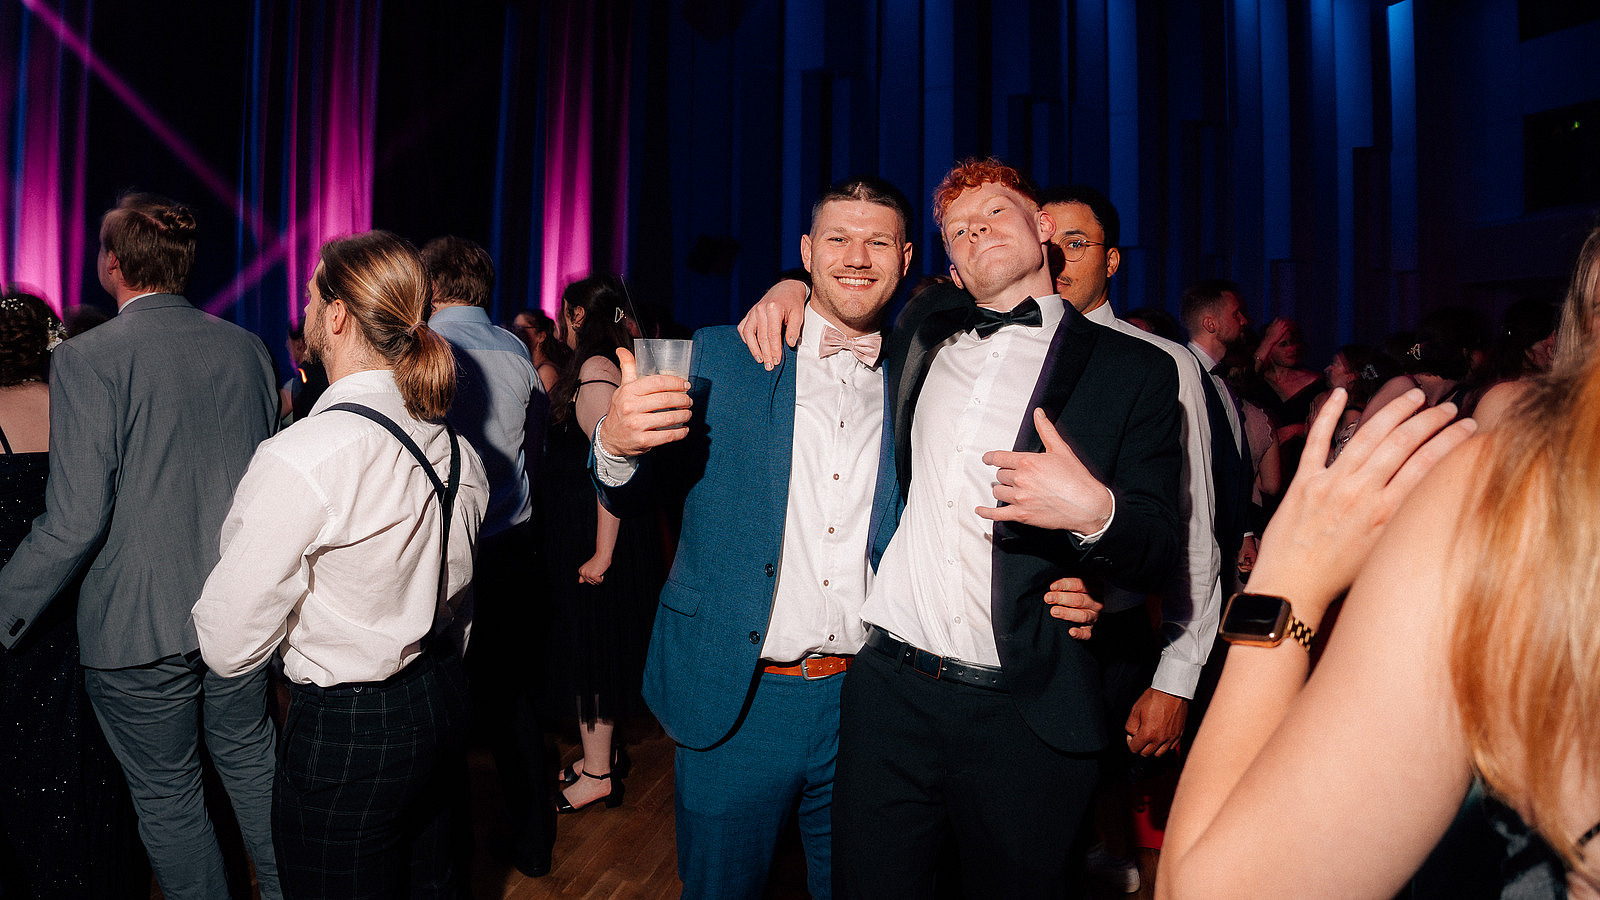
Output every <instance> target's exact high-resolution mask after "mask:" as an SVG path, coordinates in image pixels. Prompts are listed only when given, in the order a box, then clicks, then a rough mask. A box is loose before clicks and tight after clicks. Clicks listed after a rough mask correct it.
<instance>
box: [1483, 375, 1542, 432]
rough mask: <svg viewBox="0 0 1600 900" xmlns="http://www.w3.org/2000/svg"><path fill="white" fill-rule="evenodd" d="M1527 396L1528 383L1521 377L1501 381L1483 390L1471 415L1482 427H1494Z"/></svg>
mask: <svg viewBox="0 0 1600 900" xmlns="http://www.w3.org/2000/svg"><path fill="white" fill-rule="evenodd" d="M1526 396H1528V383H1527V382H1525V381H1522V380H1521V379H1518V380H1515V381H1502V382H1500V383H1499V384H1496V385H1494V386H1493V387H1490V388H1489V389H1488V390H1487V391H1484V392H1483V397H1482V398H1480V399H1479V400H1478V406H1477V408H1476V409H1474V410H1473V411H1472V417H1473V418H1474V419H1477V420H1478V424H1479V425H1480V426H1482V427H1483V428H1486V429H1487V428H1494V427H1496V426H1498V425H1500V424H1501V423H1502V422H1504V421H1505V418H1506V414H1507V413H1509V412H1511V410H1512V408H1513V407H1515V406H1516V405H1517V404H1518V403H1520V402H1521V401H1522V398H1524V397H1526Z"/></svg>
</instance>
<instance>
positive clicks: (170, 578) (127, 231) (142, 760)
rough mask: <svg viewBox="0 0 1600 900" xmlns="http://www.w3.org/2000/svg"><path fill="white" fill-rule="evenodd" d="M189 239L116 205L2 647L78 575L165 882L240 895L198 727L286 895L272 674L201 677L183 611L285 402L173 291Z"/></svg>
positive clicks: (266, 376)
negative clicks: (94, 324)
mask: <svg viewBox="0 0 1600 900" xmlns="http://www.w3.org/2000/svg"><path fill="white" fill-rule="evenodd" d="M194 250H195V222H194V216H193V214H192V213H191V212H190V211H189V210H188V209H187V208H185V207H182V206H179V205H177V204H174V203H172V202H171V201H168V200H165V199H164V198H159V197H155V196H152V195H146V194H135V195H130V196H127V197H124V198H123V199H122V200H121V201H120V202H119V203H118V204H117V206H116V208H114V209H112V210H111V211H109V212H107V213H106V214H105V216H104V218H102V220H101V225H100V252H99V258H98V268H99V272H100V283H101V284H102V285H103V286H104V287H105V289H106V290H107V291H108V292H109V293H111V295H112V296H114V297H115V298H116V300H117V317H116V318H115V319H113V320H112V321H110V322H107V323H106V324H104V325H102V326H100V327H99V328H96V329H95V330H93V331H91V332H87V333H85V334H83V335H81V336H79V337H76V338H74V339H72V340H70V341H68V342H67V343H65V344H62V345H61V346H60V347H59V348H57V349H56V352H55V353H54V355H53V358H52V360H51V372H50V439H51V448H50V450H51V452H50V480H49V485H48V488H47V491H46V508H45V513H44V515H42V516H40V517H39V518H38V519H37V520H36V521H35V522H34V524H33V530H32V532H31V533H30V534H29V535H28V537H27V538H26V539H25V540H24V541H23V542H22V545H21V546H19V547H18V548H17V552H16V555H15V556H14V557H13V558H12V559H11V562H10V563H9V564H8V565H7V566H6V567H5V568H4V570H0V645H3V646H5V647H6V648H7V649H9V648H11V647H12V646H13V645H14V644H15V643H16V642H17V641H19V640H22V639H23V638H24V637H25V636H26V634H27V631H28V628H29V627H30V626H32V624H33V622H34V621H35V619H37V618H38V616H39V613H40V612H41V611H43V610H44V608H45V607H46V606H48V605H49V604H50V602H51V601H52V600H54V599H55V598H56V596H57V594H59V593H60V592H61V591H62V590H63V589H64V588H67V587H68V585H69V584H70V583H71V582H72V581H73V579H74V578H75V577H77V576H78V575H79V574H80V573H81V574H82V576H83V582H82V586H81V588H80V591H79V600H78V633H79V641H80V645H81V651H80V653H81V658H82V662H83V665H84V667H85V681H86V685H87V688H88V692H89V696H90V699H91V701H92V702H93V704H94V709H95V714H96V716H97V717H98V718H99V720H100V724H101V726H102V728H103V729H104V731H105V734H106V739H107V740H108V741H109V742H110V744H111V748H112V750H113V751H114V752H115V753H116V756H117V759H118V760H119V761H120V762H121V763H122V768H123V771H124V772H126V774H127V777H128V785H129V787H130V788H131V790H132V793H133V798H134V805H135V807H136V808H137V810H138V813H139V833H140V836H141V837H142V838H143V839H144V843H145V848H146V849H147V850H148V851H149V853H150V861H151V864H152V866H153V868H154V870H155V874H156V879H157V881H159V882H160V885H161V890H162V893H163V894H164V895H165V896H166V897H167V898H168V900H182V898H190V897H193V898H205V900H212V898H217V897H226V896H228V889H227V884H226V880H225V878H224V875H223V865H222V855H221V852H220V850H219V849H218V846H217V840H216V837H215V835H214V833H213V831H212V827H211V821H210V819H209V817H208V815H207V813H206V807H205V798H204V789H203V787H202V785H201V773H200V762H199V745H200V740H201V735H202V731H203V733H204V741H205V747H206V750H207V751H208V752H209V753H210V756H211V759H212V760H213V762H214V763H215V764H216V769H217V772H218V773H219V774H220V775H221V776H222V780H223V783H224V784H225V785H226V786H227V789H228V793H229V796H230V797H231V798H232V801H233V807H234V811H235V813H236V814H237V816H238V819H239V824H240V827H241V830H242V831H243V833H244V838H245V843H246V846H247V848H248V849H249V852H250V855H251V857H252V858H253V860H254V862H255V866H256V878H257V882H258V884H259V885H260V888H261V893H262V896H263V897H277V896H280V894H279V891H278V878H277V866H276V864H275V862H274V858H273V852H272V827H271V826H272V821H271V818H272V781H273V765H274V759H273V728H272V723H271V721H270V720H269V719H268V718H267V714H266V685H267V671H266V667H265V666H262V667H260V668H258V669H257V670H256V671H254V672H252V673H249V674H247V675H243V676H240V677H238V678H234V679H226V678H221V677H219V676H217V675H215V674H213V673H210V672H208V671H207V669H206V667H205V665H204V663H202V662H201V661H200V651H199V646H200V645H199V640H198V639H197V637H196V635H195V630H194V625H193V623H192V622H191V621H190V618H189V612H190V610H191V609H192V608H193V606H194V603H195V600H196V599H198V598H199V596H200V589H201V586H202V585H204V583H205V580H206V576H207V575H208V574H210V572H211V569H212V567H213V566H215V565H216V562H217V556H218V543H217V541H218V535H219V533H220V531H221V526H222V518H223V515H224V514H225V513H226V512H227V510H228V503H229V501H230V500H231V498H232V496H233V490H234V487H235V486H236V485H237V484H238V482H239V479H240V477H241V476H243V474H244V470H245V467H246V465H247V464H248V463H249V462H250V456H251V454H252V453H253V452H254V450H255V447H256V444H258V443H260V442H261V441H262V440H264V439H266V438H267V437H268V436H269V435H270V434H271V433H272V429H273V426H274V423H275V422H276V419H277V395H276V391H275V390H274V389H273V372H272V363H271V360H270V358H269V357H268V356H267V351H266V347H264V346H263V345H262V343H261V341H260V339H258V338H256V337H255V336H254V335H252V334H250V333H249V332H246V331H244V330H243V329H241V328H239V327H238V326H236V325H232V324H229V323H227V322H223V321H221V320H219V319H216V318H214V317H212V316H209V315H207V314H205V313H203V312H201V311H200V310H198V309H195V308H194V307H193V306H191V305H190V304H189V301H187V300H185V299H184V298H183V297H182V296H179V294H180V293H181V292H182V291H183V289H184V287H185V285H186V284H187V283H188V280H189V269H190V267H191V265H192V263H193V261H194Z"/></svg>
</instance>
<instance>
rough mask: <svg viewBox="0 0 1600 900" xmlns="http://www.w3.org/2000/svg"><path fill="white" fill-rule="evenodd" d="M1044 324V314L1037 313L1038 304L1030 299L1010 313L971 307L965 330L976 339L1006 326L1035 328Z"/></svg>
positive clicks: (982, 307)
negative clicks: (974, 335) (972, 333)
mask: <svg viewBox="0 0 1600 900" xmlns="http://www.w3.org/2000/svg"><path fill="white" fill-rule="evenodd" d="M1043 324H1044V314H1043V313H1041V312H1039V304H1038V303H1037V302H1035V301H1034V299H1033V298H1032V297H1029V298H1028V299H1026V300H1024V301H1022V302H1021V303H1018V304H1017V305H1016V307H1015V308H1013V309H1012V310H1011V311H1010V312H998V311H996V310H992V309H989V308H988V307H985V306H973V308H972V314H971V316H970V317H968V319H967V330H968V331H972V332H975V333H976V334H977V335H978V337H979V338H980V339H981V338H986V337H988V336H989V335H991V334H994V333H995V332H996V331H999V330H1000V329H1002V328H1004V327H1006V326H1007V325H1031V326H1033V327H1035V328H1038V327H1039V326H1041V325H1043Z"/></svg>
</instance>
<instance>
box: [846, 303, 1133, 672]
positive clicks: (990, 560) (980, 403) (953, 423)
mask: <svg viewBox="0 0 1600 900" xmlns="http://www.w3.org/2000/svg"><path fill="white" fill-rule="evenodd" d="M1037 302H1038V304H1039V310H1040V313H1041V315H1042V318H1043V320H1044V321H1043V324H1042V325H1038V326H1025V325H1008V326H1006V327H1004V328H1001V329H1000V330H999V331H997V332H995V333H994V334H992V335H990V336H989V337H987V338H982V339H980V338H979V337H978V336H977V334H976V333H974V332H971V331H961V332H958V333H956V334H955V335H953V336H951V337H949V338H947V339H946V340H945V341H944V343H943V344H941V345H940V346H939V350H938V355H937V356H935V357H934V360H933V364H932V366H930V367H929V369H928V375H927V378H926V379H925V380H924V381H923V384H922V391H921V393H920V394H919V395H918V397H917V408H916V416H915V418H913V419H912V423H911V471H912V473H913V477H912V479H911V489H910V494H909V496H908V497H907V498H906V508H905V511H904V512H903V513H902V514H901V516H900V526H899V528H898V530H896V531H895V534H894V537H893V538H892V539H891V540H890V542H889V547H888V549H887V550H886V551H885V552H884V556H883V560H882V561H881V562H879V563H878V574H877V577H876V578H874V579H873V581H872V584H871V586H870V588H869V589H868V592H867V603H866V606H864V607H862V610H861V617H862V619H864V620H865V621H867V622H869V623H871V624H873V625H876V626H878V627H879V628H883V629H885V630H887V631H889V632H890V633H892V634H894V635H896V636H897V637H899V638H901V639H902V640H905V641H908V642H910V643H911V644H913V645H915V646H917V647H920V648H922V649H924V650H928V651H931V652H933V653H936V654H938V655H940V656H953V657H956V658H958V659H963V660H967V661H968V662H975V663H982V664H985V665H991V666H997V665H999V664H1000V654H999V651H998V650H996V649H995V640H994V623H993V621H992V616H991V612H990V604H991V602H992V596H991V595H992V590H993V586H992V583H991V580H992V576H993V572H994V554H993V552H992V551H993V546H994V530H993V525H994V523H992V522H990V521H989V520H988V519H985V518H983V517H982V516H980V515H978V514H977V512H975V510H976V509H977V508H978V507H980V506H994V505H995V498H994V491H993V484H994V479H995V474H996V469H995V467H994V466H990V465H985V464H984V462H983V454H985V453H987V452H988V451H990V450H1010V449H1011V448H1012V447H1013V446H1015V445H1016V440H1017V435H1018V433H1020V431H1021V430H1022V422H1023V417H1024V416H1026V415H1029V414H1031V410H1029V409H1028V401H1029V399H1030V398H1032V396H1033V389H1034V386H1035V385H1036V384H1037V383H1038V381H1039V373H1040V372H1041V371H1043V368H1044V360H1045V356H1046V355H1047V354H1048V353H1049V350H1050V342H1051V340H1053V339H1054V337H1055V333H1056V328H1057V327H1058V326H1059V325H1060V324H1061V318H1062V313H1063V307H1062V301H1061V298H1060V297H1059V296H1058V295H1055V294H1051V295H1049V296H1047V297H1040V298H1037ZM1107 527H1109V521H1108V522H1107ZM1104 533H1105V531H1104V529H1101V531H1099V532H1096V533H1095V534H1093V535H1089V536H1087V537H1083V536H1075V537H1077V539H1078V540H1079V542H1080V545H1083V544H1088V543H1092V542H1093V541H1094V540H1097V539H1098V538H1099V536H1100V535H1101V534H1104ZM1063 539H1067V538H1066V536H1065V535H1064V536H1063ZM1038 602H1039V603H1041V604H1042V603H1044V597H1042V596H1041V597H1039V598H1038Z"/></svg>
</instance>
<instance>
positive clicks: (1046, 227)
mask: <svg viewBox="0 0 1600 900" xmlns="http://www.w3.org/2000/svg"><path fill="white" fill-rule="evenodd" d="M1037 218H1038V224H1039V243H1041V244H1044V243H1048V242H1049V241H1050V239H1051V238H1053V237H1055V236H1056V220H1055V219H1052V218H1050V214H1049V213H1047V212H1045V211H1044V210H1043V209H1041V210H1039V215H1038V217H1037Z"/></svg>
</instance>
